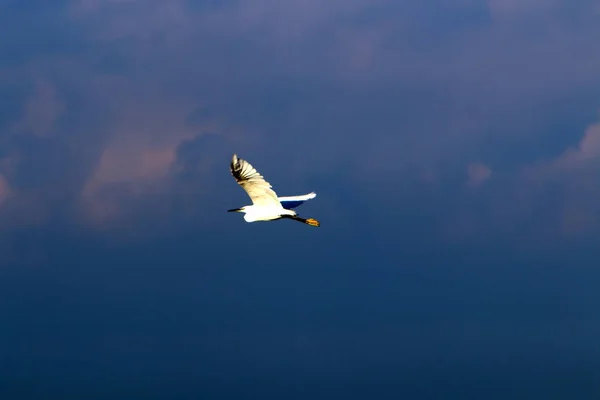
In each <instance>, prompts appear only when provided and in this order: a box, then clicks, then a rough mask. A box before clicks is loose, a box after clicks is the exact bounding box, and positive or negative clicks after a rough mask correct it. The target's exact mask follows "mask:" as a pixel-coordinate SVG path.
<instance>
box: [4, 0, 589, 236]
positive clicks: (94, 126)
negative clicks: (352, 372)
mask: <svg viewBox="0 0 600 400" xmlns="http://www.w3.org/2000/svg"><path fill="white" fill-rule="evenodd" d="M567 3H568V4H570V5H569V6H568V7H567ZM2 7H5V8H6V7H9V6H7V5H3V6H2ZM594 7H596V6H595V2H592V1H587V2H580V3H578V4H577V5H573V3H572V2H565V1H561V0H555V1H552V2H541V1H526V2H508V1H507V2H498V1H494V0H489V1H483V0H472V1H461V2H447V1H442V0H439V1H434V2H430V3H428V4H427V5H424V3H422V2H419V1H410V0H405V1H400V2H389V1H383V0H381V1H365V0H352V1H332V2H326V3H325V2H317V1H306V2H281V1H280V2H277V1H259V2H256V1H247V0H240V1H235V2H221V3H213V2H194V3H191V2H186V1H170V2H162V1H144V2H141V1H128V2H122V1H109V0H104V1H102V0H96V1H91V0H88V1H72V2H70V4H69V7H67V8H60V6H59V5H55V6H54V8H52V10H53V13H47V14H46V15H47V17H43V16H39V17H38V18H42V19H43V18H47V19H53V22H58V23H59V24H58V25H60V28H55V29H51V28H50V27H49V26H50V22H51V21H38V20H36V21H35V22H36V23H38V24H39V23H40V22H44V23H42V24H41V25H40V26H41V27H42V28H41V29H42V30H40V31H39V32H40V33H38V34H37V35H40V36H41V35H44V36H46V37H47V39H46V40H47V41H49V43H52V46H49V47H48V46H46V47H42V46H41V44H42V43H43V40H42V38H41V37H37V36H36V35H33V36H34V38H33V39H32V38H28V39H27V40H25V38H24V37H21V39H20V40H22V41H23V44H22V46H21V47H19V46H18V44H17V43H12V44H11V45H10V46H8V47H6V48H5V51H6V52H8V53H7V54H16V53H15V52H14V49H16V48H20V49H21V52H20V53H19V54H18V57H17V56H14V57H12V59H11V60H12V61H10V62H8V63H6V64H5V65H3V67H2V70H1V71H0V72H1V73H0V79H2V81H3V82H11V81H16V80H18V81H21V82H26V84H24V86H23V87H21V86H19V87H15V89H14V93H13V95H12V96H13V97H14V98H15V99H17V100H18V101H17V103H18V104H19V107H18V112H17V113H16V114H15V115H14V116H13V117H12V118H10V117H6V118H7V122H6V123H3V125H2V129H3V131H4V132H9V135H8V136H7V138H5V139H3V140H2V143H1V146H2V158H3V160H4V161H5V163H4V165H9V164H10V166H11V167H10V168H8V167H3V169H2V170H0V173H2V174H3V177H4V178H5V182H6V184H5V186H6V187H7V188H10V189H11V190H10V193H12V194H11V197H18V198H21V199H26V198H29V199H31V200H30V201H21V202H20V203H21V204H22V205H21V206H19V207H17V206H15V207H17V208H19V209H22V211H21V213H23V214H25V213H27V212H26V211H25V210H24V209H23V207H25V205H27V207H32V206H31V204H32V203H33V204H38V203H39V204H38V206H37V208H38V209H43V210H45V211H44V212H40V213H39V215H40V216H45V218H40V221H47V219H48V218H49V216H50V215H53V213H55V212H56V210H62V211H61V213H64V214H65V215H71V216H70V217H69V218H74V219H75V220H77V221H78V223H85V224H90V226H92V227H95V228H98V227H105V228H107V229H110V227H111V226H114V224H118V225H119V226H121V227H123V226H129V227H130V228H131V229H134V228H133V227H134V226H135V224H137V223H139V220H140V219H143V218H142V217H136V216H139V215H140V213H142V214H143V213H148V214H149V215H162V216H163V220H168V219H169V217H168V215H169V212H172V211H168V210H167V208H168V207H167V206H166V204H171V206H169V207H171V209H172V204H182V203H181V202H180V200H181V198H179V199H175V198H173V199H171V200H170V201H165V196H166V194H169V193H170V194H171V195H172V196H174V197H177V196H184V197H185V198H189V196H191V195H190V193H194V196H195V197H194V199H195V200H194V201H195V202H199V203H202V202H210V201H211V199H209V195H208V194H203V193H202V191H198V192H195V190H199V188H200V187H201V186H202V185H205V184H206V185H218V183H217V182H214V181H212V180H211V179H212V178H211V175H210V173H208V171H211V173H216V171H221V170H223V171H224V172H223V176H222V178H223V179H226V178H225V177H226V176H227V171H226V164H227V162H226V160H223V159H221V157H224V156H225V154H228V153H230V152H232V151H236V152H240V153H246V154H248V157H249V158H252V157H255V158H256V159H262V160H263V161H262V162H263V163H264V164H265V165H266V166H268V165H271V166H272V165H277V166H278V167H277V168H275V169H276V170H277V171H276V172H275V176H273V178H274V179H275V180H278V181H284V177H285V176H287V177H289V178H288V179H294V180H296V181H297V182H304V183H306V185H307V186H310V185H311V183H312V184H313V185H314V183H316V182H318V181H319V180H322V181H324V182H328V181H333V180H342V181H344V179H348V180H350V181H354V184H357V185H363V186H364V187H365V188H370V189H369V190H371V189H373V190H375V191H377V192H387V189H385V188H386V185H388V183H389V182H397V184H395V187H396V190H397V192H396V193H392V194H387V193H386V197H385V198H384V200H379V199H377V200H375V201H381V202H382V203H385V202H386V201H388V199H394V198H404V197H405V196H406V194H405V193H409V192H415V191H417V192H419V193H421V194H422V195H424V196H429V194H428V193H430V194H431V196H433V197H435V195H438V196H439V195H440V194H442V193H444V198H446V199H454V200H452V201H450V200H449V201H448V202H447V203H445V204H443V205H442V209H444V210H445V216H444V217H443V218H441V219H440V220H438V219H436V220H435V221H436V223H435V224H433V225H436V224H438V225H441V226H445V223H444V222H443V221H444V220H446V219H448V218H449V219H456V220H461V218H462V217H460V215H462V214H464V211H463V210H464V209H465V206H464V204H463V203H464V202H467V203H469V202H470V201H475V202H483V203H484V204H486V205H487V209H489V207H492V208H494V207H495V206H493V204H494V203H495V201H496V200H495V199H494V198H493V197H490V196H491V194H492V193H494V191H495V190H499V189H498V188H500V187H502V188H503V190H504V189H506V187H507V186H506V185H508V186H511V187H512V186H519V185H520V184H519V183H518V182H520V180H521V179H522V176H521V172H520V171H521V170H522V169H523V168H526V166H528V165H532V164H535V163H536V162H537V160H539V159H542V158H544V157H545V158H555V157H558V158H559V159H566V158H568V159H569V160H571V161H568V162H574V161H573V159H577V157H580V158H581V157H583V156H581V155H579V156H577V155H576V156H573V155H571V156H569V155H564V154H563V155H562V156H561V154H562V153H563V152H564V151H565V149H566V148H568V147H569V146H573V145H574V144H575V143H577V140H579V139H578V137H577V135H576V134H574V133H573V132H576V131H577V129H575V128H574V127H577V126H581V125H582V124H585V123H589V122H590V116H592V115H594V113H595V111H596V109H597V108H598V105H599V104H600V81H599V80H598V79H597V71H598V70H599V69H600V51H598V49H597V45H596V41H595V40H594V38H595V37H597V36H598V35H599V34H600V32H598V29H600V28H598V27H599V26H600V24H598V23H597V22H598V14H597V13H594V9H595V8H594ZM23 18H25V19H24V21H23V22H24V23H30V24H31V23H33V21H32V20H31V19H30V18H31V17H29V16H27V17H23ZM54 25H56V24H54ZM44 27H46V28H44ZM12 29H13V31H15V32H16V31H17V27H16V26H13V28H12ZM18 29H21V28H18ZM42 49H43V50H42ZM11 52H12V53H11ZM25 86H26V87H25ZM17 94H18V95H17ZM556 125H560V126H563V127H568V129H561V130H557V129H555V128H554V129H553V128H552V126H556ZM207 135H209V136H212V135H217V136H218V137H219V138H221V139H220V140H222V142H221V144H220V145H219V151H218V154H219V158H217V157H216V155H215V154H216V153H212V154H211V152H210V150H207V149H204V148H203V146H204V144H202V143H205V142H203V140H204V139H203V138H204V137H205V136H207ZM588 140H592V139H588ZM587 143H588V142H585V143H583V146H584V147H586V146H587ZM540 148H541V150H540ZM586 148H587V147H586ZM577 151H579V152H580V153H581V152H582V150H581V149H579V150H577ZM569 154H571V153H569ZM582 154H583V153H582ZM561 157H562V158H561ZM565 157H566V158H565ZM569 157H570V158H569ZM474 159H475V160H486V162H487V160H489V165H492V166H493V169H494V177H495V178H498V179H494V180H493V183H492V181H490V182H487V183H486V185H485V188H483V187H482V188H481V189H486V190H481V191H478V193H477V194H475V193H469V194H465V193H464V192H463V191H464V168H465V165H469V163H471V161H472V160H474ZM560 162H563V163H564V162H567V161H555V162H553V163H560ZM552 165H554V164H552ZM218 168H220V169H218ZM485 168H488V167H486V166H480V167H477V166H474V167H472V171H471V173H470V174H469V176H470V181H471V182H472V183H475V182H478V183H481V182H483V181H484V180H485V179H486V177H489V174H486V173H485V171H486V170H485ZM549 168H550V167H543V168H542V169H544V170H547V169H549ZM272 169H274V168H272ZM202 171H204V172H202ZM544 173H546V172H544ZM539 174H542V172H539ZM589 174H590V176H593V175H594V171H593V170H590V172H589ZM191 176H193V177H194V179H192V178H191ZM350 176H352V179H349V177H350ZM596 177H597V176H596ZM590 179H592V178H590ZM511 182H512V183H511ZM537 182H538V184H539V185H541V186H545V185H548V183H547V180H545V179H541V178H540V179H538V181H537ZM229 183H230V182H229ZM348 184H352V183H350V182H349V183H348ZM580 185H583V186H585V185H584V184H583V183H581V184H580ZM490 186H491V187H490ZM223 190H227V189H223ZM157 193H158V194H160V196H162V197H161V198H162V200H161V201H158V200H156V197H152V196H153V194H154V195H156V194H157ZM448 193H450V194H451V195H450V196H448ZM511 193H521V192H520V191H519V190H516V189H515V190H511ZM543 193H545V192H544V191H543V190H542V191H540V192H539V194H536V195H535V196H540V198H543V197H544V196H545V195H544V194H543ZM160 196H159V197H160ZM186 196H187V197H186ZM464 196H467V197H469V198H470V199H471V197H470V196H475V197H474V198H472V199H471V200H466V198H464ZM528 196H529V195H528ZM531 196H534V195H533V194H532V195H531ZM535 196H534V197H532V199H534V198H536V197H535ZM588 196H589V197H590V198H593V196H595V194H594V193H589V194H588ZM153 199H154V200H153ZM181 201H183V200H181ZM194 201H191V202H190V201H188V203H187V204H189V206H188V208H186V210H188V211H186V212H189V213H191V214H190V215H192V214H194V213H198V212H199V211H198V209H195V208H194V205H193V204H194ZM332 201H333V202H334V203H335V202H339V203H340V204H339V205H340V206H341V202H342V199H336V198H335V195H333V197H332ZM531 201H534V200H531ZM565 201H566V200H565ZM590 202H591V200H590ZM184 203H185V201H184ZM7 204H8V203H7ZM144 205H145V206H144ZM502 207H505V208H510V206H507V205H505V204H504V205H503V206H502ZM514 207H515V210H513V211H511V212H509V213H511V215H513V214H514V215H513V216H512V217H511V218H508V219H503V221H505V222H503V223H507V222H506V221H513V225H515V226H516V225H519V224H520V223H521V222H519V221H524V220H530V219H531V220H532V224H535V223H537V222H535V221H539V219H540V217H539V216H537V214H535V215H534V214H529V213H528V212H525V211H516V210H517V209H519V210H522V207H517V206H514ZM467 208H468V207H467ZM3 209H4V210H8V209H9V208H8V206H6V207H3ZM483 209H486V206H484V207H483ZM69 210H70V211H69ZM0 212H1V211H0ZM498 212H500V211H498ZM502 212H506V211H502ZM502 212H500V213H502ZM469 213H470V215H472V219H473V221H474V222H473V224H474V226H479V225H481V223H482V222H485V221H487V220H488V218H487V216H486V215H481V213H472V212H471V211H469ZM13 214H14V213H13ZM61 215H62V214H61ZM194 215H197V214H194ZM197 217H198V218H200V219H201V217H200V216H199V215H197ZM462 219H463V220H467V219H469V218H466V219H465V218H462ZM533 219H535V221H533ZM135 221H138V222H135ZM432 229H437V228H432Z"/></svg>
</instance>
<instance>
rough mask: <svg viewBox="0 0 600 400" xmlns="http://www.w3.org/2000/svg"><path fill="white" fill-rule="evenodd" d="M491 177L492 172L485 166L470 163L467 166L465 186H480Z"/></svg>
mask: <svg viewBox="0 0 600 400" xmlns="http://www.w3.org/2000/svg"><path fill="white" fill-rule="evenodd" d="M491 175H492V170H491V169H490V168H489V167H488V166H487V165H485V164H482V163H472V164H469V165H468V166H467V176H468V179H467V185H469V186H480V185H482V184H483V183H484V182H485V181H487V180H488V179H489V178H490V176H491Z"/></svg>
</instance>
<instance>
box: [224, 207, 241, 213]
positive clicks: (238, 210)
mask: <svg viewBox="0 0 600 400" xmlns="http://www.w3.org/2000/svg"><path fill="white" fill-rule="evenodd" d="M240 211H242V209H241V208H233V209H231V210H227V212H240Z"/></svg>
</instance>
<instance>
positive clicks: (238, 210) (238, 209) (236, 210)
mask: <svg viewBox="0 0 600 400" xmlns="http://www.w3.org/2000/svg"><path fill="white" fill-rule="evenodd" d="M227 212H241V213H245V212H246V206H244V207H241V208H233V209H231V210H227Z"/></svg>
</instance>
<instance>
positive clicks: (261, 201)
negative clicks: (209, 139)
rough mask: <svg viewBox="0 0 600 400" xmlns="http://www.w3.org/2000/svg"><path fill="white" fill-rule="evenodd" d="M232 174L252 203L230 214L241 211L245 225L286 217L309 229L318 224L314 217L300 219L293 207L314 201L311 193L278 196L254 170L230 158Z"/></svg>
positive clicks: (244, 162)
mask: <svg viewBox="0 0 600 400" xmlns="http://www.w3.org/2000/svg"><path fill="white" fill-rule="evenodd" d="M230 169H231V174H232V175H233V177H234V178H235V180H236V181H237V183H239V184H240V186H241V187H242V188H243V189H244V190H245V191H246V193H248V196H250V199H251V200H252V205H251V206H244V207H241V208H234V209H232V210H228V211H229V212H243V213H244V219H245V220H246V222H255V221H274V220H278V219H281V218H289V219H293V220H295V221H300V222H303V223H305V224H308V225H310V226H320V225H321V224H320V223H319V221H317V220H316V219H314V218H308V219H305V218H300V217H299V216H298V214H297V213H296V211H294V210H292V208H296V207H298V206H299V205H300V204H302V203H304V202H305V201H307V200H310V199H314V198H315V196H316V195H317V194H316V193H314V192H311V193H308V194H305V195H301V196H288V197H277V194H276V193H275V192H274V191H273V189H271V184H270V183H269V182H267V181H266V180H265V178H263V176H262V175H261V174H259V173H258V171H257V170H256V169H254V167H253V166H252V165H251V164H250V163H249V162H248V161H246V160H243V159H241V158H238V157H237V155H235V154H234V155H233V158H232V160H231V164H230Z"/></svg>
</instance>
